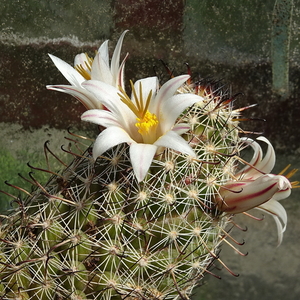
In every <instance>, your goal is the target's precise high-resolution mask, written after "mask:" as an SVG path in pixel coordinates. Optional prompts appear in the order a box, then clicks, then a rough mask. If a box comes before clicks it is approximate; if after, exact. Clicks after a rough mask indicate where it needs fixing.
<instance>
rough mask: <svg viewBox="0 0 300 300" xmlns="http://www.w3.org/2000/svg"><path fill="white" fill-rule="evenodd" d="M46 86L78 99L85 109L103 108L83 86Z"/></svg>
mask: <svg viewBox="0 0 300 300" xmlns="http://www.w3.org/2000/svg"><path fill="white" fill-rule="evenodd" d="M46 88H47V89H49V90H53V91H58V92H62V93H66V94H69V95H72V96H73V97H75V98H76V99H77V100H78V101H80V102H81V103H82V104H83V105H84V106H85V107H86V109H95V108H98V109H102V108H103V106H102V104H101V102H100V101H99V100H97V98H96V97H95V96H94V95H93V94H92V93H90V92H89V91H87V90H85V89H84V88H81V87H75V86H72V85H47V86H46Z"/></svg>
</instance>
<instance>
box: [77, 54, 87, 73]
mask: <svg viewBox="0 0 300 300" xmlns="http://www.w3.org/2000/svg"><path fill="white" fill-rule="evenodd" d="M77 65H80V66H81V67H82V68H84V70H86V71H87V72H88V73H90V72H91V71H90V69H89V68H88V67H87V65H89V62H88V60H87V57H86V54H85V53H80V54H77V55H76V56H75V59H74V66H77Z"/></svg>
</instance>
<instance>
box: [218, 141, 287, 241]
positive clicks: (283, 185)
mask: <svg viewBox="0 0 300 300" xmlns="http://www.w3.org/2000/svg"><path fill="white" fill-rule="evenodd" d="M257 140H260V141H263V142H265V143H267V144H268V149H267V153H266V155H265V157H264V158H262V156H263V154H262V149H261V147H260V145H259V144H258V143H257V142H255V141H253V140H252V139H249V138H242V141H243V142H244V143H246V144H249V145H250V146H251V147H252V148H253V150H254V154H253V157H252V159H251V161H250V163H249V164H247V165H246V166H245V167H244V168H242V169H241V170H240V171H239V172H238V173H237V174H235V177H236V178H238V179H237V180H235V181H229V182H227V183H226V184H225V185H223V186H222V187H221V188H220V196H221V197H220V198H217V200H216V203H217V206H218V209H219V210H221V211H224V212H228V213H232V214H236V213H241V212H245V211H247V210H249V209H251V208H257V209H260V210H262V211H264V212H266V213H268V214H270V215H271V216H273V217H274V219H275V222H276V225H277V230H278V244H280V243H281V241H282V236H283V232H284V231H285V228H286V224H287V214H286V211H285V209H284V208H283V206H282V205H281V204H280V203H279V202H278V200H281V199H285V198H287V197H288V196H289V195H290V193H291V188H292V185H291V183H290V181H289V180H288V179H287V178H286V177H285V176H282V175H273V174H269V173H270V172H271V171H272V169H273V167H274V165H275V160H276V158H275V151H274V148H273V146H272V144H271V143H270V142H269V141H268V140H267V139H266V138H265V137H259V138H257Z"/></svg>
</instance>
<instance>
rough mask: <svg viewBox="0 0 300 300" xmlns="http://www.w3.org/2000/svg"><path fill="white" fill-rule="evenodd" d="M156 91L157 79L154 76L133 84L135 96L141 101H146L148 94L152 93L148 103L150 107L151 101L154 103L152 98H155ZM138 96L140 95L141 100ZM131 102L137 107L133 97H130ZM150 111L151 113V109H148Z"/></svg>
mask: <svg viewBox="0 0 300 300" xmlns="http://www.w3.org/2000/svg"><path fill="white" fill-rule="evenodd" d="M141 86H142V93H141V91H140V87H141ZM157 89H158V78H157V77H156V76H154V77H147V78H143V79H140V80H137V81H136V82H135V83H134V90H135V92H136V95H137V97H138V99H139V100H141V99H143V101H146V100H147V98H148V95H149V93H150V92H152V100H151V101H150V106H151V103H152V101H154V100H153V98H154V96H155V93H156V91H157ZM140 94H142V98H141V97H140ZM131 100H132V101H133V102H134V103H135V104H136V105H137V103H136V99H135V97H134V96H133V95H131ZM144 104H145V103H144ZM149 109H150V107H149ZM150 111H151V109H150ZM151 112H152V111H151Z"/></svg>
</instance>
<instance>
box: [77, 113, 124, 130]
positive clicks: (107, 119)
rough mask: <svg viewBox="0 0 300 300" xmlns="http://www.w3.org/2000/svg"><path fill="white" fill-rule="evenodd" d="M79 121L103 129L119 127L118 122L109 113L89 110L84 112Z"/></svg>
mask: <svg viewBox="0 0 300 300" xmlns="http://www.w3.org/2000/svg"><path fill="white" fill-rule="evenodd" d="M81 120H83V121H86V122H91V123H94V124H98V125H101V126H104V127H110V126H117V127H121V124H120V123H119V121H118V120H117V119H116V118H115V117H114V116H113V114H112V113H111V112H110V111H107V110H100V109H91V110H88V111H86V112H84V113H83V114H82V116H81Z"/></svg>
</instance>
